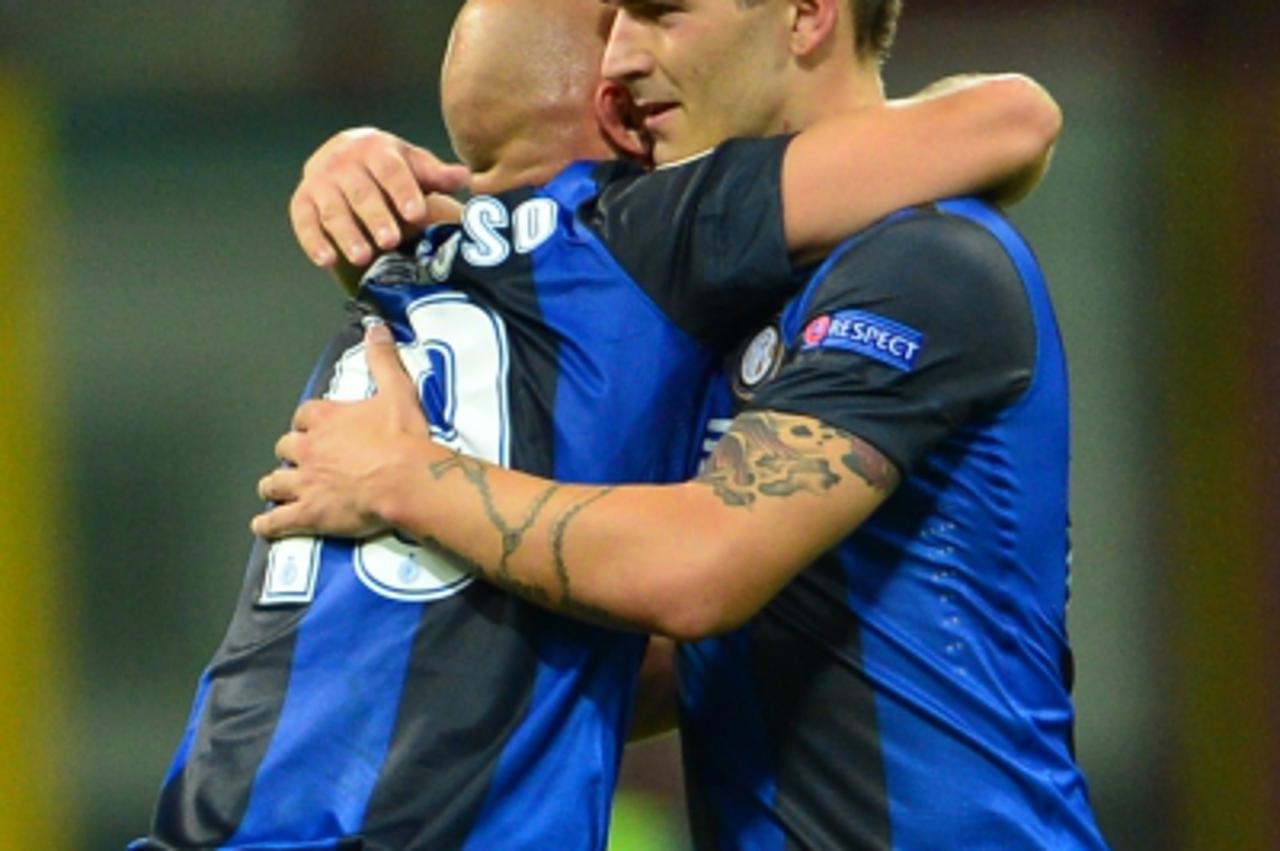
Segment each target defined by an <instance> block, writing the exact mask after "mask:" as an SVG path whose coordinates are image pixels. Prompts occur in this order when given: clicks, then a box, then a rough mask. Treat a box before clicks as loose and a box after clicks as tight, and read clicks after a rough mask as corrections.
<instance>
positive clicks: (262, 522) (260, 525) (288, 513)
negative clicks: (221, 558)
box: [249, 503, 311, 538]
mask: <svg viewBox="0 0 1280 851" xmlns="http://www.w3.org/2000/svg"><path fill="white" fill-rule="evenodd" d="M249 528H250V529H252V530H253V534H255V535H257V536H258V537H260V538H284V537H287V536H289V535H300V534H304V533H306V532H310V531H311V530H310V529H307V528H306V526H305V525H304V523H303V519H302V512H301V509H300V508H299V506H298V505H297V503H289V504H286V505H278V506H276V507H275V508H272V509H270V510H269V511H264V512H262V513H261V514H259V515H258V516H257V517H254V518H253V520H251V521H249Z"/></svg>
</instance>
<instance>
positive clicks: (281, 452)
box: [276, 431, 303, 464]
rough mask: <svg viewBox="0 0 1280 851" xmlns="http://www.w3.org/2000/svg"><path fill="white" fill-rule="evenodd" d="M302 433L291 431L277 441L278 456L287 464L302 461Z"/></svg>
mask: <svg viewBox="0 0 1280 851" xmlns="http://www.w3.org/2000/svg"><path fill="white" fill-rule="evenodd" d="M302 439H303V436H302V434H301V433H299V432H296V431H291V432H289V433H288V434H286V435H285V436H284V437H282V438H280V439H279V440H277V441H276V457H277V458H279V459H280V460H281V461H283V462H284V463H286V464H298V463H301V461H302V457H301V456H302V445H301V444H302Z"/></svg>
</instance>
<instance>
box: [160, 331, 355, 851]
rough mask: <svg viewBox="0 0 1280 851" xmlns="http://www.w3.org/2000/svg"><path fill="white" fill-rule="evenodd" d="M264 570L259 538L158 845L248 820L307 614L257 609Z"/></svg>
mask: <svg viewBox="0 0 1280 851" xmlns="http://www.w3.org/2000/svg"><path fill="white" fill-rule="evenodd" d="M360 336H361V328H360V325H359V324H358V323H355V322H353V323H352V324H350V325H348V326H347V327H346V328H344V329H343V330H342V331H340V332H339V333H338V334H336V335H335V336H334V337H333V339H332V340H331V341H330V342H329V344H328V346H327V348H326V349H325V351H324V353H323V354H322V355H321V357H320V359H319V362H318V363H317V365H316V368H315V370H314V372H313V373H312V379H311V386H309V387H308V388H307V390H308V394H307V395H308V397H309V398H319V397H321V396H323V395H324V393H325V392H326V391H327V390H328V383H327V377H328V376H330V375H332V374H333V368H334V364H335V363H336V362H337V360H338V359H339V358H340V357H341V356H342V354H343V353H344V352H346V351H347V349H349V348H351V346H353V345H355V344H356V343H358V342H359V341H360ZM266 567H267V545H266V543H265V542H264V541H262V540H261V539H259V540H257V541H255V542H254V545H253V550H252V552H251V553H250V555H249V562H248V568H247V569H246V571H245V578H244V583H243V585H242V586H241V588H240V598H239V600H238V601H237V603H236V608H235V615H234V616H233V617H232V619H231V625H230V626H229V627H228V628H227V634H226V637H225V638H224V639H223V640H222V644H221V646H220V647H219V648H218V651H217V653H216V654H215V655H214V658H213V661H212V662H211V663H210V666H209V670H208V675H209V677H210V680H211V683H212V685H211V686H210V688H209V691H208V694H207V695H206V698H205V705H204V708H203V715H202V717H201V719H200V723H199V725H198V727H197V730H196V734H195V737H194V740H193V741H192V742H191V746H190V747H189V748H188V751H187V759H186V763H185V764H184V765H183V767H182V770H181V771H179V772H178V773H177V774H176V775H175V776H174V777H173V779H172V780H171V781H170V782H169V783H168V784H167V785H166V786H165V788H164V789H162V790H161V793H160V800H159V803H158V805H157V808H156V816H155V821H154V824H153V833H154V837H155V838H154V839H153V840H152V841H153V842H157V841H159V842H161V843H163V842H169V843H172V844H173V845H174V846H176V847H181V848H188V847H196V848H209V847H217V846H219V845H222V844H224V843H225V842H226V841H227V840H229V839H230V838H231V837H232V836H234V835H235V833H236V831H237V829H238V828H239V825H240V821H241V819H242V818H243V817H244V813H245V810H246V809H247V807H248V804H249V796H250V793H251V792H252V790H253V781H254V777H255V776H256V774H257V768H258V766H259V765H260V764H261V763H262V760H263V758H264V756H265V755H266V752H267V748H268V747H269V746H270V744H271V740H272V737H273V736H274V735H275V731H276V724H277V722H278V721H279V719H280V712H281V708H282V706H283V705H284V700H285V695H286V693H287V691H288V686H289V673H290V669H291V665H292V661H293V651H294V645H295V643H296V641H297V635H298V631H297V627H298V622H299V621H300V620H301V619H302V617H303V616H304V615H305V613H306V609H305V607H273V608H263V607H259V606H257V605H256V603H257V600H258V597H259V595H260V594H261V593H262V582H263V578H264V575H265V572H266ZM211 717H212V718H233V719H235V728H236V730H237V736H236V741H235V749H234V751H232V752H228V750H227V748H226V747H224V745H225V743H223V742H214V741H212V740H211V738H210V734H211V731H212V730H213V729H220V730H221V729H225V726H224V725H223V724H210V723H209V720H208V719H209V718H211ZM202 755H204V756H202ZM209 755H212V757H210V756H209ZM202 758H214V759H219V760H223V759H228V758H230V759H233V760H234V762H235V765H234V766H233V767H228V766H226V765H215V766H202V765H201V762H200V760H201V759H202ZM189 777H195V778H198V781H197V782H196V785H195V786H194V787H191V788H189V784H188V782H187V781H188V778H189ZM214 779H216V780H217V781H219V782H217V783H214V782H212V781H213V780H214ZM197 794H198V795H199V797H198V798H197V797H196V795H197ZM156 847H167V846H165V845H163V844H159V845H157V846H156Z"/></svg>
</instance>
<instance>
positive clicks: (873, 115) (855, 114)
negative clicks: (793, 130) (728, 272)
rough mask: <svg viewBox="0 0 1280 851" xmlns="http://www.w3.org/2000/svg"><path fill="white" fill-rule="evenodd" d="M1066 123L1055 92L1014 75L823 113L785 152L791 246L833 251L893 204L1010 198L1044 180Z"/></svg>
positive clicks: (946, 84)
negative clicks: (968, 196) (972, 196)
mask: <svg viewBox="0 0 1280 851" xmlns="http://www.w3.org/2000/svg"><path fill="white" fill-rule="evenodd" d="M1061 126H1062V113H1061V111H1060V110H1059V109H1058V106H1057V104H1056V103H1055V102H1054V100H1053V99H1052V98H1051V97H1050V96H1049V94H1048V93H1047V92H1046V91H1045V90H1044V89H1043V88H1042V87H1041V86H1039V84H1037V83H1036V82H1035V81H1033V80H1031V79H1030V78H1028V77H1025V76H1021V75H1017V74H1003V75H991V76H969V77H953V78H948V79H947V80H944V81H940V82H939V83H935V84H934V85H933V86H932V87H930V88H929V89H926V90H925V91H923V92H921V93H920V94H918V95H916V96H915V97H912V98H907V99H905V100H901V101H890V102H889V103H887V104H882V105H880V106H875V107H868V108H865V109H861V110H856V111H851V112H848V113H845V114H841V115H837V116H833V117H831V118H828V119H824V120H823V121H820V122H818V123H817V124H815V125H813V126H812V127H810V128H808V129H807V130H805V131H804V132H802V133H800V134H799V135H798V136H797V137H796V138H795V140H794V141H793V142H792V144H791V147H790V148H789V149H788V151H787V154H786V159H785V161H784V164H783V184H782V193H783V209H784V221H785V227H786V235H787V242H788V244H789V245H790V247H791V249H792V250H793V251H795V252H797V253H799V254H801V255H805V254H810V253H817V252H822V251H826V250H830V249H831V248H832V247H833V246H835V245H836V244H838V243H839V242H841V241H843V240H844V239H846V238H847V237H848V236H850V235H851V234H852V233H854V232H856V231H858V230H860V229H862V228H863V227H866V226H867V225H869V224H871V223H872V222H873V221H875V220H877V219H879V218H882V217H883V216H885V215H887V214H888V213H890V212H893V211H894V210H897V209H900V208H902V207H907V206H911V205H913V204H921V203H924V202H926V201H932V200H936V199H938V198H946V197H950V196H955V195H966V194H986V195H989V196H991V197H992V198H993V199H994V200H997V201H998V202H1000V203H1011V202H1012V201H1014V200H1017V199H1018V198H1020V197H1022V196H1023V195H1025V194H1026V193H1027V192H1029V191H1030V190H1031V189H1032V188H1034V186H1035V185H1036V183H1037V182H1038V181H1039V178H1040V176H1041V175H1042V174H1043V173H1044V170H1045V168H1046V167H1047V165H1048V161H1049V156H1050V152H1051V150H1052V147H1053V144H1054V142H1055V141H1056V139H1057V137H1058V133H1059V132H1060V130H1061Z"/></svg>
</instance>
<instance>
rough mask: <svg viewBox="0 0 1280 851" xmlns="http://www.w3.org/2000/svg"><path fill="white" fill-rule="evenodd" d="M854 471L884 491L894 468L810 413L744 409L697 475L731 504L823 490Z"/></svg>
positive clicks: (892, 478)
mask: <svg viewBox="0 0 1280 851" xmlns="http://www.w3.org/2000/svg"><path fill="white" fill-rule="evenodd" d="M850 476H855V477H857V478H859V479H861V480H862V481H863V482H865V483H866V484H867V485H869V486H870V487H872V488H875V489H876V490H879V491H883V492H885V493H888V492H890V491H892V490H893V489H894V487H895V486H897V484H898V470H897V468H896V467H894V465H893V463H892V462H890V461H889V460H888V459H887V458H885V457H884V455H882V454H881V453H880V451H879V450H877V449H876V448H875V447H874V446H872V445H871V444H869V443H867V442H866V441H864V440H862V439H861V438H859V437H857V436H855V435H852V434H849V433H848V432H846V431H843V430H841V429H838V428H835V427H834V426H829V425H826V424H824V423H822V422H819V421H818V420H815V419H813V418H812V417H805V416H799V415H796V414H784V413H779V412H776V411H748V412H746V413H743V414H740V415H739V416H738V418H737V419H735V420H734V421H733V425H732V427H730V429H729V431H728V433H727V434H725V436H724V437H723V438H721V439H720V442H719V443H718V444H717V445H716V448H715V451H714V452H712V454H711V457H710V458H709V459H708V460H707V464H706V467H705V468H704V469H703V471H702V472H701V473H700V474H699V476H698V480H699V481H701V482H703V483H705V484H707V485H709V486H710V487H711V488H712V489H713V490H714V491H715V494H716V496H717V497H719V498H720V500H721V501H723V502H724V503H725V504H726V505H729V506H747V505H751V504H753V503H754V502H755V501H756V500H757V499H759V498H761V497H786V496H790V495H792V494H795V493H801V492H807V493H815V494H821V493H825V492H826V491H829V490H831V489H832V488H834V487H835V486H836V485H838V484H839V483H840V482H841V481H844V480H845V479H846V478H848V477H850Z"/></svg>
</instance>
